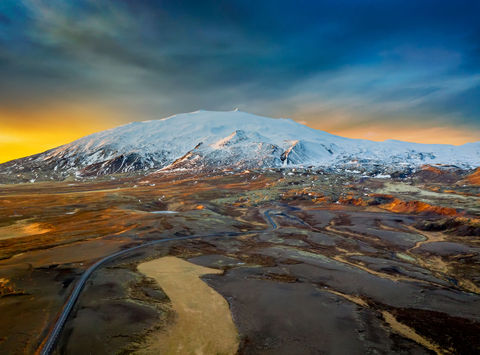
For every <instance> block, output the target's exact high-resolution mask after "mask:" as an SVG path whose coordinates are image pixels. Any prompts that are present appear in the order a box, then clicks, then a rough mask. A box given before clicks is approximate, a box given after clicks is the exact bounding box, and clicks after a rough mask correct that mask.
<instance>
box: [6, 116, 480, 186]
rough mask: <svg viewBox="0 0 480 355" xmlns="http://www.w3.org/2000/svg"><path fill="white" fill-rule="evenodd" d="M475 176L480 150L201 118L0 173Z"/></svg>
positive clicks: (135, 125) (104, 140)
mask: <svg viewBox="0 0 480 355" xmlns="http://www.w3.org/2000/svg"><path fill="white" fill-rule="evenodd" d="M435 164H436V165H438V166H450V167H449V168H458V169H464V170H470V169H473V168H475V167H478V166H479V165H480V142H476V143H468V144H464V145H461V146H453V145H443V144H418V143H407V142H401V141H396V140H388V141H384V142H374V141H369V140H360V139H349V138H344V137H339V136H335V135H332V134H329V133H327V132H323V131H320V130H316V129H312V128H309V127H307V126H305V125H302V124H300V123H297V122H295V121H293V120H291V119H274V118H267V117H261V116H256V115H253V114H249V113H245V112H240V111H237V110H235V111H230V112H212V111H196V112H192V113H185V114H178V115H174V116H171V117H168V118H164V119H160V120H152V121H143V122H132V123H129V124H127V125H124V126H120V127H117V128H113V129H109V130H106V131H102V132H98V133H94V134H91V135H89V136H86V137H83V138H81V139H78V140H76V141H74V142H72V143H69V144H66V145H63V146H60V147H57V148H54V149H51V150H48V151H46V152H43V153H40V154H36V155H32V156H30V157H25V158H21V159H16V160H12V161H10V162H7V163H4V164H1V165H0V181H1V182H26V181H31V182H34V181H45V180H65V179H67V178H72V177H75V178H82V177H92V176H100V175H108V174H116V173H131V172H136V171H152V170H162V171H173V170H197V169H200V170H209V171H212V170H218V169H220V170H226V169H227V170H228V169H232V170H241V169H264V168H284V167H291V168H310V169H323V170H342V171H346V172H348V173H356V174H366V175H369V176H375V175H381V176H383V175H390V174H397V175H398V174H405V173H411V172H412V171H415V169H416V168H418V167H420V166H423V165H435Z"/></svg>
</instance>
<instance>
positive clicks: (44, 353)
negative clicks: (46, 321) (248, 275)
mask: <svg viewBox="0 0 480 355" xmlns="http://www.w3.org/2000/svg"><path fill="white" fill-rule="evenodd" d="M270 212H271V210H268V211H265V212H264V213H263V215H264V217H265V220H266V221H267V222H268V223H269V224H270V225H271V229H270V230H274V229H277V228H278V226H277V224H276V223H275V222H274V221H273V219H272V217H271V216H270ZM268 230H269V229H266V230H265V231H268ZM262 232H264V231H260V232H259V233H262ZM249 233H251V232H245V233H240V232H227V233H218V234H208V235H189V236H185V237H177V238H167V239H159V240H154V241H152V242H148V243H144V244H140V245H137V246H134V247H132V248H128V249H124V250H120V251H118V252H116V253H113V254H110V255H108V256H106V257H105V258H103V259H101V260H99V261H97V262H96V263H95V264H93V265H92V266H90V267H89V268H88V269H87V270H86V271H85V272H84V273H83V274H82V277H81V278H80V279H79V280H78V282H77V283H76V284H75V288H74V289H73V291H72V293H71V294H70V296H69V297H68V299H67V302H66V303H65V305H64V306H63V309H62V312H61V313H60V316H59V317H58V319H57V321H56V323H55V325H54V327H53V328H52V330H51V331H50V333H49V334H48V337H47V339H46V340H45V342H44V343H43V344H42V346H41V348H40V351H39V353H40V354H41V355H49V354H51V352H52V351H53V349H54V346H55V343H56V342H57V340H58V336H59V335H60V333H61V331H62V329H63V327H64V326H65V323H66V321H67V318H68V316H69V315H70V313H71V312H72V309H73V306H74V305H75V303H76V302H77V300H78V297H79V295H80V292H82V289H83V288H84V286H85V284H86V282H87V280H88V278H89V277H90V275H92V273H93V272H94V271H95V270H96V269H98V268H99V267H100V266H101V265H103V264H105V263H107V262H109V261H112V260H113V259H116V258H118V257H119V256H123V255H125V254H127V253H130V252H132V251H134V250H137V249H140V248H145V247H147V246H150V245H155V244H160V243H166V242H173V241H179V240H187V239H198V238H212V237H236V236H240V235H244V234H249Z"/></svg>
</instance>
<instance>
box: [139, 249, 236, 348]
mask: <svg viewBox="0 0 480 355" xmlns="http://www.w3.org/2000/svg"><path fill="white" fill-rule="evenodd" d="M138 270H139V271H140V272H142V273H143V274H145V275H146V276H148V277H151V278H153V279H155V280H156V281H157V283H158V284H159V285H160V287H162V289H163V290H164V291H165V293H166V294H167V295H168V297H169V298H170V300H171V302H172V306H173V309H174V311H175V313H176V320H175V323H174V324H173V325H172V326H171V327H170V328H169V329H167V330H166V331H165V332H163V331H161V332H157V333H154V334H152V335H150V336H149V338H148V340H147V346H146V347H145V348H143V349H141V350H139V351H138V354H235V353H236V352H237V349H238V333H237V329H236V327H235V324H234V323H233V320H232V316H231V314H230V309H229V307H228V303H227V301H226V300H225V299H224V298H223V297H222V296H221V295H220V294H218V293H217V292H216V291H215V290H213V289H212V288H210V287H209V286H208V285H207V284H206V283H205V282H203V281H202V280H201V279H200V276H202V275H206V274H220V273H222V271H221V270H217V269H211V268H206V267H203V266H198V265H195V264H192V263H189V262H187V261H185V260H183V259H180V258H176V257H172V256H166V257H163V258H160V259H156V260H152V261H149V262H146V263H142V264H140V265H139V266H138Z"/></svg>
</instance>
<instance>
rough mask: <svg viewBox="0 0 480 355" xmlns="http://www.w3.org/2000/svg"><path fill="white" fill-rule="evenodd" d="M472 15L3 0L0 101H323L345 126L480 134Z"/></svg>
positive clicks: (294, 109)
mask: <svg viewBox="0 0 480 355" xmlns="http://www.w3.org/2000/svg"><path fill="white" fill-rule="evenodd" d="M479 13H480V3H479V2H478V1H456V2H452V1H383V0H382V1H380V0H378V1H354V0H351V1H341V0H337V1H279V0H276V1H267V0H264V1H246V0H237V1H234V0H231V1H218V0H216V1H213V0H206V1H161V2H160V1H145V0H143V1H126V0H125V1H113V0H111V1H93V0H92V1H87V0H85V1H69V2H65V1H42V0H24V1H13V0H11V1H10V0H6V1H3V2H2V3H1V4H0V75H1V76H2V80H1V82H0V100H1V101H0V104H4V105H16V104H18V103H23V104H25V102H32V103H35V104H37V103H38V102H42V101H45V100H47V101H48V100H57V99H62V98H69V99H72V98H75V97H82V98H85V99H91V100H98V101H104V102H105V103H107V104H110V105H115V106H120V107H124V108H128V109H132V110H133V111H136V112H143V115H144V116H143V117H140V118H146V116H149V115H155V116H157V117H158V116H162V115H165V114H169V113H174V112H178V111H189V110H193V109H197V108H205V109H230V108H232V107H233V106H236V105H239V106H240V107H241V108H242V109H244V110H247V111H254V112H258V113H264V114H267V115H268V114H273V113H274V114H283V115H294V116H295V115H297V114H298V112H299V108H300V107H301V106H303V105H305V106H310V107H313V110H315V105H319V108H318V110H319V112H320V111H325V112H330V111H335V110H336V109H341V110H344V111H347V112H350V113H351V124H352V125H355V124H357V122H358V124H360V122H365V120H373V121H375V120H399V119H400V118H399V117H401V119H403V120H412V121H414V120H416V119H418V117H421V119H423V120H425V121H431V122H432V123H435V122H442V124H444V123H445V122H447V123H448V122H450V123H452V124H455V122H459V123H462V124H468V125H471V126H473V127H476V128H479V127H480V121H479V118H478V113H479V112H478V111H479V110H478V105H476V104H475V102H480V93H479V90H478V86H479V84H480V70H479V68H480V65H479V59H480V50H479V43H480V42H479V34H480V25H479V23H478V19H477V17H478V14H479ZM300 111H301V110H300ZM357 120H358V121H357Z"/></svg>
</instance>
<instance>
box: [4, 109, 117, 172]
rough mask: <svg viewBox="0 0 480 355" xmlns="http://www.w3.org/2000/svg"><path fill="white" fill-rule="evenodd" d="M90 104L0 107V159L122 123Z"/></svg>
mask: <svg viewBox="0 0 480 355" xmlns="http://www.w3.org/2000/svg"><path fill="white" fill-rule="evenodd" d="M113 117H114V115H113V114H112V113H110V112H107V111H106V110H103V109H100V108H96V107H92V106H67V105H64V106H62V107H57V108H56V109H54V110H52V109H44V110H35V111H33V110H29V109H25V110H22V111H18V110H17V111H11V110H10V111H9V110H2V109H1V108H0V163H4V162H7V161H10V160H13V159H17V158H22V157H25V156H29V155H33V154H37V153H41V152H44V151H46V150H48V149H52V148H55V147H58V146H60V145H63V144H67V143H70V142H72V141H74V140H76V139H78V138H81V137H83V136H86V135H88V134H91V133H95V132H98V131H101V130H104V129H108V128H112V127H115V126H117V125H120V124H122V122H120V121H119V120H114V119H113Z"/></svg>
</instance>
